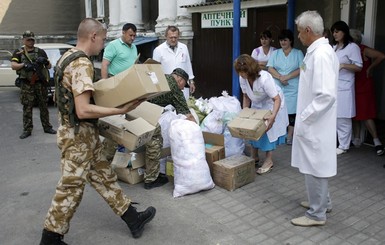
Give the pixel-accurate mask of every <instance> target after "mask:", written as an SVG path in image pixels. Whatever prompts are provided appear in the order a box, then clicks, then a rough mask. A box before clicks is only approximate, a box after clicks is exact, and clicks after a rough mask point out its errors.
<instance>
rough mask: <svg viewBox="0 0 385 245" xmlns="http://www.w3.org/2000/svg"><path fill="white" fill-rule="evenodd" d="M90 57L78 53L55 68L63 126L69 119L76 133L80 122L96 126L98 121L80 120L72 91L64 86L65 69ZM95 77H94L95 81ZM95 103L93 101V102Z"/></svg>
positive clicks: (57, 96) (58, 103) (56, 94)
mask: <svg viewBox="0 0 385 245" xmlns="http://www.w3.org/2000/svg"><path fill="white" fill-rule="evenodd" d="M80 57H86V58H87V59H89V58H88V56H87V55H86V54H85V53H84V52H82V51H76V52H74V53H72V54H70V55H68V56H67V57H66V58H64V59H63V60H62V59H59V61H58V62H57V65H56V67H55V97H56V104H57V107H58V109H59V112H60V115H61V121H62V124H65V117H68V121H69V124H70V126H71V127H75V133H78V131H79V124H80V122H82V121H84V122H90V123H93V124H96V123H97V121H98V119H82V120H81V119H79V118H78V117H77V115H76V111H75V101H74V96H73V93H72V91H70V90H68V89H67V88H65V87H64V86H63V83H62V82H63V76H64V70H65V68H66V67H67V66H68V65H69V64H70V63H71V62H72V61H74V60H76V59H78V58H80ZM94 78H95V76H94V77H93V79H94ZM91 103H93V101H92V102H91Z"/></svg>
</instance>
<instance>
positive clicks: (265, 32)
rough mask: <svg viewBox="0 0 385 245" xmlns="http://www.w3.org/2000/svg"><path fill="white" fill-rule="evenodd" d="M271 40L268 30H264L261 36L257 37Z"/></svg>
mask: <svg viewBox="0 0 385 245" xmlns="http://www.w3.org/2000/svg"><path fill="white" fill-rule="evenodd" d="M262 37H263V38H272V37H273V35H271V32H270V31H269V30H264V31H263V32H261V34H260V35H259V38H262Z"/></svg>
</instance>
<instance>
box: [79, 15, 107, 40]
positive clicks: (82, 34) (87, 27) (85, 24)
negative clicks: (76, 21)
mask: <svg viewBox="0 0 385 245" xmlns="http://www.w3.org/2000/svg"><path fill="white" fill-rule="evenodd" d="M105 31H106V28H105V27H104V26H103V24H102V23H100V22H99V21H97V20H95V19H92V18H86V19H84V20H83V21H82V22H80V25H79V28H78V39H83V38H88V36H89V35H90V34H91V35H92V34H93V33H96V34H98V33H100V32H105Z"/></svg>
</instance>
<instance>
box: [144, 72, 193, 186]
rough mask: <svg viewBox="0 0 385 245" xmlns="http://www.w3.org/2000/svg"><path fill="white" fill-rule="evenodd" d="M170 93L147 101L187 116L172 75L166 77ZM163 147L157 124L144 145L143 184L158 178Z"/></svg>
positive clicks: (186, 107) (186, 108)
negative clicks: (144, 168)
mask: <svg viewBox="0 0 385 245" xmlns="http://www.w3.org/2000/svg"><path fill="white" fill-rule="evenodd" d="M166 78H167V82H168V85H169V87H170V92H168V93H166V94H163V95H160V96H158V97H155V98H154V99H151V100H149V102H151V103H154V104H157V105H159V106H167V105H172V106H174V107H175V109H176V111H177V113H178V114H189V113H190V110H189V108H188V106H187V102H186V99H185V97H184V95H183V92H182V90H180V89H179V88H178V85H177V83H176V81H175V79H174V78H173V76H172V75H166ZM162 147H163V138H162V131H161V128H160V125H159V124H158V125H157V127H156V129H155V132H154V135H153V136H152V138H151V140H150V141H149V142H148V143H147V145H146V158H145V161H146V171H145V173H144V182H145V183H150V182H153V181H155V180H156V179H157V178H158V175H159V171H160V163H159V160H160V154H161V149H162Z"/></svg>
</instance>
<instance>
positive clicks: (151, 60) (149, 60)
mask: <svg viewBox="0 0 385 245" xmlns="http://www.w3.org/2000/svg"><path fill="white" fill-rule="evenodd" d="M143 64H160V62H158V61H156V60H153V59H151V58H148V59H147V60H146V61H145V62H144V63H143Z"/></svg>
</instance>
